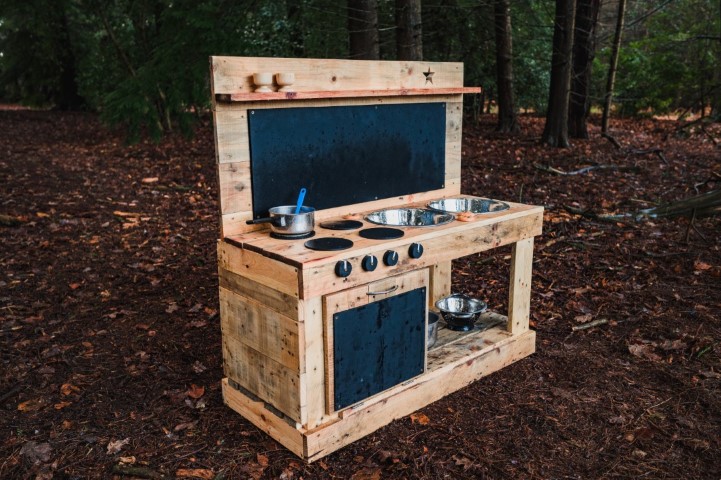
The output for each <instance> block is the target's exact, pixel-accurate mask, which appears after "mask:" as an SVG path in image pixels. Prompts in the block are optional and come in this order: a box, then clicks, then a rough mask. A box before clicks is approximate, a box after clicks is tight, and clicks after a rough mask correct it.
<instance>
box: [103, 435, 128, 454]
mask: <svg viewBox="0 0 721 480" xmlns="http://www.w3.org/2000/svg"><path fill="white" fill-rule="evenodd" d="M129 443H130V438H126V439H125V440H111V441H109V442H108V450H107V452H106V453H107V454H108V455H115V454H116V453H118V452H119V451H120V450H122V449H123V447H125V446H126V445H127V444H129Z"/></svg>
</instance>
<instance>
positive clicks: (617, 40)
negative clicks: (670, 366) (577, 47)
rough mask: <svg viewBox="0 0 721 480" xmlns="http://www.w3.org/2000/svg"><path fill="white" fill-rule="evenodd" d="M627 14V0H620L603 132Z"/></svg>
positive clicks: (608, 80) (609, 109) (603, 131)
mask: <svg viewBox="0 0 721 480" xmlns="http://www.w3.org/2000/svg"><path fill="white" fill-rule="evenodd" d="M625 14H626V0H618V16H617V18H616V33H615V34H614V35H613V50H612V51H611V59H610V61H609V65H608V78H607V80H606V94H605V96H604V100H603V117H602V118H601V132H602V133H607V132H608V117H609V114H610V112H611V99H612V98H613V85H614V84H615V83H616V68H618V54H619V52H620V51H621V33H622V32H623V17H624V15H625Z"/></svg>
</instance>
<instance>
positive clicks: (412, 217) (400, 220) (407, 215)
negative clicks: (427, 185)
mask: <svg viewBox="0 0 721 480" xmlns="http://www.w3.org/2000/svg"><path fill="white" fill-rule="evenodd" d="M365 219H366V220H368V221H369V222H371V223H375V224H378V225H391V226H395V227H432V226H436V225H444V224H446V223H450V222H452V221H453V220H454V217H453V215H451V214H448V213H439V212H434V211H433V210H426V209H424V208H388V209H386V210H378V211H376V212H372V213H369V214H368V215H366V217H365Z"/></svg>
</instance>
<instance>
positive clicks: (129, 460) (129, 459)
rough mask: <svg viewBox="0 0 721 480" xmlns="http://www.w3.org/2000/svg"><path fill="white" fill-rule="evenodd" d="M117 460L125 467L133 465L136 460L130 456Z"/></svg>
mask: <svg viewBox="0 0 721 480" xmlns="http://www.w3.org/2000/svg"><path fill="white" fill-rule="evenodd" d="M119 460H120V463H124V464H126V465H133V464H134V463H135V462H136V461H137V459H136V458H135V457H134V456H132V455H131V456H130V457H120V459H119Z"/></svg>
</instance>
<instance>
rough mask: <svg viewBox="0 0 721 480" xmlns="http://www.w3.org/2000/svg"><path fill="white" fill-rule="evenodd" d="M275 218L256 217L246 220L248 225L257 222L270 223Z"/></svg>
mask: <svg viewBox="0 0 721 480" xmlns="http://www.w3.org/2000/svg"><path fill="white" fill-rule="evenodd" d="M272 221H273V219H272V218H271V217H265V218H254V219H253V220H246V222H245V223H246V224H247V225H255V224H256V223H270V222H272Z"/></svg>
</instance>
